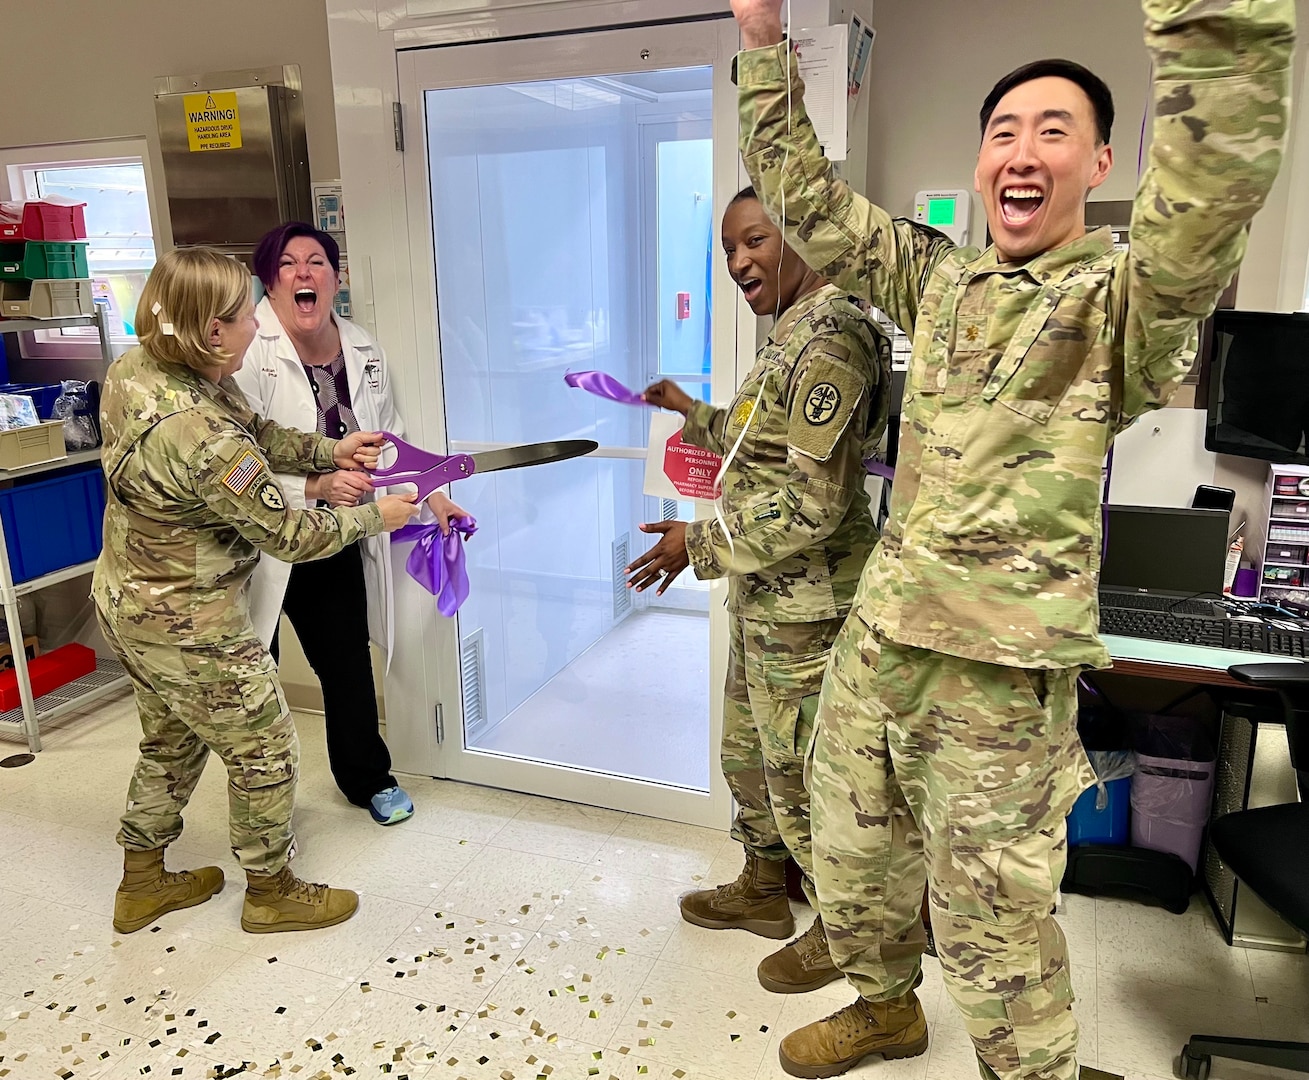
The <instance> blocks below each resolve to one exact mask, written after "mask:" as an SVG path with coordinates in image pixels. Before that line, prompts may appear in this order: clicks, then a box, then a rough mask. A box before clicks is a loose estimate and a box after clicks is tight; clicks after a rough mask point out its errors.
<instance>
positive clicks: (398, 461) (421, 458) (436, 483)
mask: <svg viewBox="0 0 1309 1080" xmlns="http://www.w3.org/2000/svg"><path fill="white" fill-rule="evenodd" d="M381 434H382V435H383V437H385V439H386V441H387V442H389V443H390V444H391V445H392V446H394V447H395V463H394V464H393V465H388V466H386V467H385V468H382V469H373V470H372V472H371V475H372V477H373V479H374V480H385V481H386V482H387V483H388V484H417V485H418V501H419V502H424V501H426V499H427V497H428V496H429V495H431V494H432V492H434V491H435V490H436V489H437V488H441V487H445V485H446V484H448V483H450V482H451V481H452V480H462V479H464V478H465V477H468V476H472V475H473V473H474V472H476V471H477V465H476V464H475V463H474V462H473V456H472V455H471V454H451V455H449V456H446V455H443V454H433V453H431V452H430V451H427V450H420V449H419V448H418V447H417V446H414V445H412V444H411V443H407V442H405V441H404V439H402V438H400V436H398V435H392V434H391V432H389V431H383V432H382V433H381Z"/></svg>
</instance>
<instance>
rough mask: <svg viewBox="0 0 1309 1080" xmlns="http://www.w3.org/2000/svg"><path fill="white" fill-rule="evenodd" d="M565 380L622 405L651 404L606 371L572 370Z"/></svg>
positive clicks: (570, 384) (571, 384)
mask: <svg viewBox="0 0 1309 1080" xmlns="http://www.w3.org/2000/svg"><path fill="white" fill-rule="evenodd" d="M564 382H566V383H567V384H568V385H569V386H575V387H578V388H580V389H582V390H585V391H586V392H587V393H588V394H594V395H595V396H596V397H602V398H605V399H606V400H608V401H616V402H618V403H619V404H620V405H649V404H650V403H649V402H648V401H646V400H645V399H644V398H643V397H641V395H640V394H638V393H636V392H635V391H634V390H629V389H627V387H625V386H624V385H623V384H622V383H620V382H619V381H618V380H617V379H615V378H614V377H613V376H612V375H610V374H608V373H607V372H604V371H570V372H569V373H568V374H567V375H565V376H564Z"/></svg>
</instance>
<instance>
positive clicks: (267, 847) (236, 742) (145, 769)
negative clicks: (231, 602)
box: [97, 612, 300, 874]
mask: <svg viewBox="0 0 1309 1080" xmlns="http://www.w3.org/2000/svg"><path fill="white" fill-rule="evenodd" d="M97 614H98V616H99V621H100V629H101V631H102V632H103V634H104V636H105V640H106V641H107V642H108V643H109V646H110V648H112V649H113V651H114V654H115V655H116V656H117V657H118V659H119V661H120V662H121V663H122V665H123V666H124V667H125V668H126V669H127V673H128V675H129V676H130V677H131V680H132V691H133V693H134V694H135V696H136V708H137V712H138V713H139V714H140V718H141V731H142V738H141V756H140V758H139V759H138V760H137V763H136V769H135V771H134V772H133V773H132V780H131V784H130V785H129V787H128V790H127V811H126V813H124V814H123V818H122V827H121V828H120V829H119V832H118V842H119V843H120V844H121V845H122V846H123V847H124V848H128V849H131V850H133V851H149V850H152V849H154V848H161V847H165V846H167V845H168V844H171V843H172V842H173V841H174V840H176V839H177V838H178V837H179V836H180V835H181V833H182V811H183V810H184V809H185V808H186V804H187V802H188V801H189V800H190V798H191V793H192V792H193V791H195V786H196V784H197V783H199V781H200V773H201V772H202V771H203V769H204V767H205V762H206V760H208V757H209V752H210V751H211V750H212V751H213V752H214V753H215V754H217V755H218V757H219V758H220V759H221V760H222V762H223V765H224V766H225V767H226V768H227V804H228V823H229V828H230V835H231V842H232V854H233V855H235V856H236V858H237V861H238V862H239V863H240V864H241V868H242V869H244V870H250V871H253V872H254V873H257V874H275V873H277V872H278V871H279V870H281V869H282V867H284V866H285V865H286V864H287V862H289V861H290V858H291V855H292V852H293V848H294V844H295V837H294V834H293V833H292V831H291V812H292V810H293V809H294V806H295V785H296V775H297V771H298V768H299V761H300V743H299V740H298V739H297V737H296V731H295V723H294V721H293V720H292V719H291V713H290V711H289V709H288V708H287V705H286V698H285V696H284V695H283V693H282V687H281V684H280V683H279V682H278V679H277V670H276V668H275V667H274V666H273V661H272V658H271V657H270V656H269V655H268V650H267V649H266V648H264V645H263V643H262V642H261V641H259V639H258V638H257V637H255V636H254V635H253V634H251V635H250V636H249V637H248V638H246V637H242V638H238V639H236V640H233V641H229V642H226V643H224V644H221V645H203V646H190V647H186V648H179V647H177V646H173V645H161V644H157V643H155V642H147V641H139V640H135V639H133V638H131V637H127V636H124V635H122V634H120V633H118V632H117V630H116V629H115V628H114V626H113V625H112V624H111V623H110V622H109V620H107V619H106V618H105V616H104V613H103V612H97Z"/></svg>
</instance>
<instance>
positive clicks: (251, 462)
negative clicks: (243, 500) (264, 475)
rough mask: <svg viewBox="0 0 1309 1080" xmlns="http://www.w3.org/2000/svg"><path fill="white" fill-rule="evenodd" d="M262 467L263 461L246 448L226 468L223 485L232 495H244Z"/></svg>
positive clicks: (261, 470)
mask: <svg viewBox="0 0 1309 1080" xmlns="http://www.w3.org/2000/svg"><path fill="white" fill-rule="evenodd" d="M263 469H264V463H263V462H262V461H260V460H259V458H258V457H256V456H255V455H254V454H252V453H251V452H250V451H249V450H247V451H246V452H245V453H244V454H242V455H241V456H240V457H239V458H238V459H237V462H236V464H235V465H233V466H232V467H231V468H230V469H228V470H227V475H226V476H224V477H223V487H225V488H227V490H228V491H230V492H232V493H233V494H234V495H244V494H245V493H246V491H247V490H249V488H250V485H251V484H253V483H254V480H255V477H256V476H258V475H259V474H260V473H261V472H263Z"/></svg>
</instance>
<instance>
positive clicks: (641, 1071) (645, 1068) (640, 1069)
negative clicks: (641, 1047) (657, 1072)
mask: <svg viewBox="0 0 1309 1080" xmlns="http://www.w3.org/2000/svg"><path fill="white" fill-rule="evenodd" d="M649 1071H650V1066H649V1065H638V1066H637V1067H636V1075H637V1076H644V1075H645V1074H646V1073H648V1072H649Z"/></svg>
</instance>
